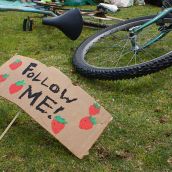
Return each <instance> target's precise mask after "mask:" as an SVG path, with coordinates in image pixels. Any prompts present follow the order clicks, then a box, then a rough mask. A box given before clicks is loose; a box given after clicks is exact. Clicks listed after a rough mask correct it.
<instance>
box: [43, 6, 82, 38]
mask: <svg viewBox="0 0 172 172" xmlns="http://www.w3.org/2000/svg"><path fill="white" fill-rule="evenodd" d="M42 23H43V24H44V25H49V26H55V27H56V28H58V29H60V30H61V31H62V32H63V33H64V34H65V35H66V36H67V37H69V38H70V39H72V40H76V39H77V38H78V37H79V35H80V34H81V32H82V28H83V19H82V16H81V13H80V11H79V10H78V9H72V10H69V11H68V12H66V13H64V14H62V15H60V16H57V17H51V18H43V20H42Z"/></svg>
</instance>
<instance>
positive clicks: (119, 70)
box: [73, 16, 172, 80]
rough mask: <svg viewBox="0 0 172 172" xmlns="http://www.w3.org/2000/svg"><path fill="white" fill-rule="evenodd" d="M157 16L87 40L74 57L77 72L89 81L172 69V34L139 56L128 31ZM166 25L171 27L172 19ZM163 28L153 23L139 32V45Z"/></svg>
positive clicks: (142, 51)
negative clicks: (133, 48) (90, 79)
mask: <svg viewBox="0 0 172 172" xmlns="http://www.w3.org/2000/svg"><path fill="white" fill-rule="evenodd" d="M153 17H154V16H146V17H141V18H136V19H131V20H127V21H124V22H121V23H119V24H117V25H113V26H110V27H108V28H106V29H104V30H102V31H100V32H98V33H97V34H95V35H93V36H91V37H89V38H88V39H86V40H85V41H84V42H83V43H82V44H81V45H80V46H79V47H78V49H77V50H76V51H75V54H74V57H73V64H74V66H75V68H76V70H77V71H78V72H79V73H80V74H82V75H84V76H86V77H89V78H97V79H105V80H118V79H119V80H120V79H129V78H135V77H139V76H143V75H147V74H151V73H153V72H157V71H159V70H161V69H164V68H167V67H169V66H171V65H172V52H170V51H172V44H171V38H172V34H171V33H168V35H167V36H166V37H164V38H163V39H161V40H160V41H158V42H156V43H155V44H153V45H151V46H150V47H147V48H145V49H141V51H139V53H137V54H136V53H134V51H133V50H132V45H131V41H130V39H129V32H128V30H129V29H130V28H131V27H134V26H139V25H141V24H143V23H145V22H147V21H149V20H150V19H152V18H153ZM164 22H165V24H166V25H169V24H171V23H172V18H165V19H164ZM160 27H161V26H160V25H158V24H152V25H151V26H149V27H148V28H145V29H143V30H142V31H141V32H139V34H138V35H137V43H138V45H139V46H140V47H141V46H142V45H144V43H146V42H147V41H148V40H150V39H151V38H153V37H154V35H156V34H158V33H159V30H160Z"/></svg>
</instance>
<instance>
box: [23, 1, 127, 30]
mask: <svg viewBox="0 0 172 172" xmlns="http://www.w3.org/2000/svg"><path fill="white" fill-rule="evenodd" d="M34 3H35V4H36V5H37V6H34V8H38V9H41V8H43V9H46V10H47V11H51V12H53V13H54V14H56V15H57V16H60V15H62V14H64V13H65V12H67V11H69V10H71V8H65V7H64V5H63V3H55V2H50V3H48V2H47V3H43V2H41V1H35V2H34ZM108 6H111V5H100V4H99V5H98V6H97V9H96V10H90V9H80V12H81V15H82V18H83V25H84V26H86V27H91V28H98V29H103V28H106V27H108V26H110V25H112V24H113V23H114V22H119V21H124V20H123V19H120V18H116V17H112V16H108V15H107V11H108ZM109 8H110V7H109ZM33 18H37V17H28V18H25V19H24V20H23V31H32V26H33Z"/></svg>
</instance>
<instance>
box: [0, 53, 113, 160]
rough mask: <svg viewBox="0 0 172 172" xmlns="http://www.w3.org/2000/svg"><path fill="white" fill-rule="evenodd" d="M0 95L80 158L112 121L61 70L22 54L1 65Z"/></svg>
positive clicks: (107, 114) (106, 113) (109, 116)
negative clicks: (19, 108)
mask: <svg viewBox="0 0 172 172" xmlns="http://www.w3.org/2000/svg"><path fill="white" fill-rule="evenodd" d="M0 96H2V97H4V98H6V99H8V100H9V101H11V102H14V103H15V104H17V105H18V106H19V107H21V108H22V109H23V110H24V111H25V112H26V113H28V114H29V115H30V116H31V117H32V118H33V119H34V120H35V121H37V122H38V123H39V124H40V125H41V126H42V127H43V128H45V129H46V130H47V131H48V132H49V133H50V134H52V135H53V136H54V137H55V138H56V139H57V140H59V141H60V142H61V143H62V144H63V145H64V146H66V147H67V148H68V149H69V150H70V151H71V152H72V153H73V154H75V155H76V156H77V157H78V158H81V159H82V158H83V156H84V155H87V154H88V151H89V149H90V148H91V146H92V145H93V144H94V143H95V141H96V140H97V139H98V137H99V136H100V134H101V133H102V132H103V130H104V129H105V128H106V126H107V125H108V123H109V122H110V121H111V120H112V117H111V115H110V114H109V113H108V112H107V111H106V110H105V109H104V108H103V107H101V106H100V105H99V104H98V103H97V102H95V100H94V99H93V98H92V97H91V96H89V95H88V94H87V93H86V92H85V91H84V90H83V89H81V88H80V87H78V86H74V85H73V84H72V83H71V80H70V79H69V78H68V77H67V76H65V75H64V74H63V73H62V72H60V71H59V70H57V69H55V68H54V67H47V66H45V65H44V64H42V63H40V62H39V61H36V60H33V59H31V58H27V57H23V56H14V57H13V58H11V59H10V60H9V61H7V62H6V63H5V64H4V65H2V66H1V67H0Z"/></svg>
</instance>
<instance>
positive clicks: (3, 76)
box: [0, 74, 9, 82]
mask: <svg viewBox="0 0 172 172" xmlns="http://www.w3.org/2000/svg"><path fill="white" fill-rule="evenodd" d="M8 77H9V75H8V74H3V75H0V82H4V81H5V80H6V79H7V78H8Z"/></svg>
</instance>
